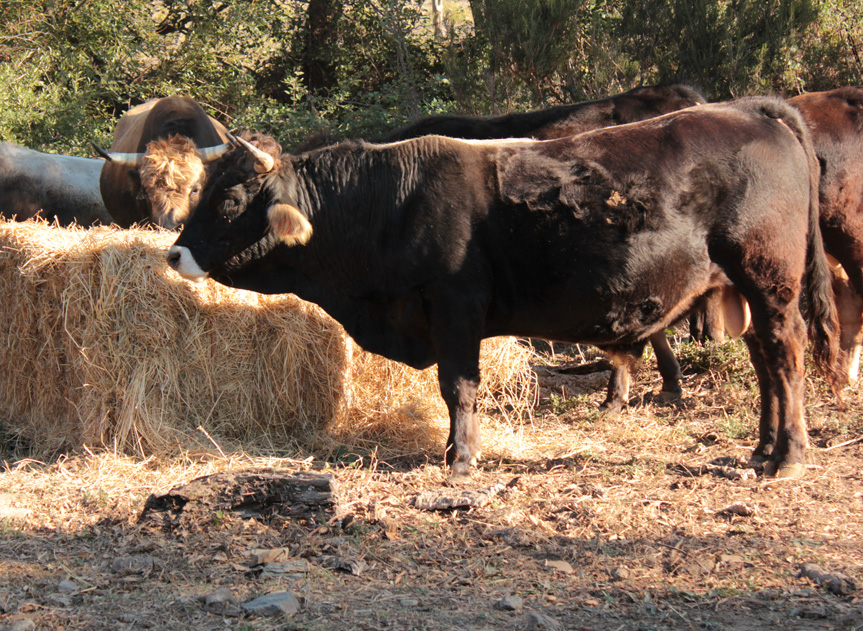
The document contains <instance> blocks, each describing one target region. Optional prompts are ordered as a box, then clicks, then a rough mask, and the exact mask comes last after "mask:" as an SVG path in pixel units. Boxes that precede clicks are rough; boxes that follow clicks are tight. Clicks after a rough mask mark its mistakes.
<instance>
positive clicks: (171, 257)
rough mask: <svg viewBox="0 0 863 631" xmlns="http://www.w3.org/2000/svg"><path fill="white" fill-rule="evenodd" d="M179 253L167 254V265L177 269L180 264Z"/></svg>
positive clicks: (175, 251) (172, 251) (174, 251)
mask: <svg viewBox="0 0 863 631" xmlns="http://www.w3.org/2000/svg"><path fill="white" fill-rule="evenodd" d="M180 256H181V254H180V252H179V250H171V251H169V252H168V265H170V266H171V267H173V268H174V269H177V266H178V265H179V264H180Z"/></svg>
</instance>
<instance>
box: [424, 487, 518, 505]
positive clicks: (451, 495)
mask: <svg viewBox="0 0 863 631" xmlns="http://www.w3.org/2000/svg"><path fill="white" fill-rule="evenodd" d="M503 489H504V486H503V484H495V485H494V486H490V487H488V488H487V489H481V490H464V489H452V488H445V489H440V490H437V491H425V492H424V493H420V494H419V495H417V497H416V499H414V506H416V507H417V508H418V509H420V510H451V509H453V508H468V507H470V508H482V507H483V506H485V505H486V504H488V503H489V502H490V501H491V500H492V498H493V497H494V496H495V495H497V494H498V493H500V492H501V491H502V490H503Z"/></svg>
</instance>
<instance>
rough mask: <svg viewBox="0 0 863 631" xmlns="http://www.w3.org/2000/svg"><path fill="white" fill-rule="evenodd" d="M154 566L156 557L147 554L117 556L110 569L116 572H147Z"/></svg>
mask: <svg viewBox="0 0 863 631" xmlns="http://www.w3.org/2000/svg"><path fill="white" fill-rule="evenodd" d="M155 567H156V559H154V558H153V557H148V556H130V557H117V558H116V559H114V561H113V562H112V563H111V569H112V570H113V571H114V572H116V573H117V574H147V573H149V572H151V571H152V570H153V568H155Z"/></svg>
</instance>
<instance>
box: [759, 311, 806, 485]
mask: <svg viewBox="0 0 863 631" xmlns="http://www.w3.org/2000/svg"><path fill="white" fill-rule="evenodd" d="M747 298H748V299H749V302H750V306H751V307H752V312H753V321H752V326H753V332H752V333H750V334H749V335H747V336H746V341H747V345H748V346H749V349H750V353H751V359H752V364H753V366H754V367H755V374H756V376H757V378H758V387H759V390H760V392H761V419H760V424H759V428H760V429H759V443H758V446H757V447H756V451H755V454H754V456H755V457H756V458H758V457H764V458H767V462H766V463H765V465H764V473H765V474H766V475H775V476H777V477H782V478H792V477H800V476H801V475H803V472H804V471H805V467H806V460H805V458H806V447H807V445H808V438H807V435H806V422H805V420H804V417H803V392H804V381H803V348H804V343H805V341H806V328H805V325H804V323H803V318H802V317H801V315H800V311H799V309H798V308H797V304H796V303H797V301H796V300H793V301H791V302H790V304H789V303H784V304H778V305H770V304H768V303H769V302H772V301H770V300H769V299H768V300H765V301H760V300H759V299H758V298H759V297H757V296H751V297H747ZM795 298H796V297H795ZM783 302H784V301H783Z"/></svg>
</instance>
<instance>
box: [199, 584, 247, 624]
mask: <svg viewBox="0 0 863 631" xmlns="http://www.w3.org/2000/svg"><path fill="white" fill-rule="evenodd" d="M198 600H200V601H201V602H202V603H203V608H204V611H208V612H210V613H214V614H216V615H219V616H233V617H237V616H239V615H241V614H242V611H241V610H240V608H239V606H238V605H237V598H236V596H234V593H233V592H232V591H231V590H230V589H228V588H227V587H222V588H219V589H217V590H216V591H214V592H210V593H209V594H206V595H204V596H199V597H198Z"/></svg>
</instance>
